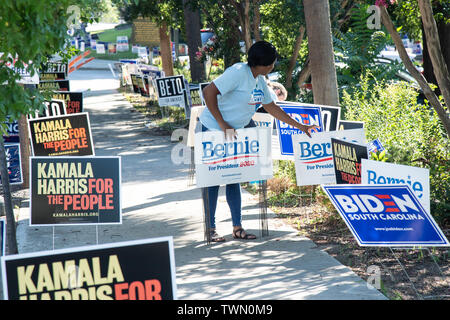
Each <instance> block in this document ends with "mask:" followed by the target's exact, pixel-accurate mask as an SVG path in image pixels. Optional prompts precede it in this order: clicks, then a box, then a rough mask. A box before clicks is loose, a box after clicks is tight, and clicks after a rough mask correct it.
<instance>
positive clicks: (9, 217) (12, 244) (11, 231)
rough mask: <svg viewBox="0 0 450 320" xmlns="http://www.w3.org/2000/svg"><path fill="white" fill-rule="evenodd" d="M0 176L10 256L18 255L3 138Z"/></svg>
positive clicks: (0, 151)
mask: <svg viewBox="0 0 450 320" xmlns="http://www.w3.org/2000/svg"><path fill="white" fill-rule="evenodd" d="M0 175H1V177H2V187H3V200H4V201H5V214H6V228H7V229H6V234H7V235H6V238H7V244H8V254H17V253H18V250H17V238H16V221H15V219H14V210H13V206H12V197H11V189H10V184H9V174H8V167H7V161H6V151H5V143H4V140H3V136H1V137H0Z"/></svg>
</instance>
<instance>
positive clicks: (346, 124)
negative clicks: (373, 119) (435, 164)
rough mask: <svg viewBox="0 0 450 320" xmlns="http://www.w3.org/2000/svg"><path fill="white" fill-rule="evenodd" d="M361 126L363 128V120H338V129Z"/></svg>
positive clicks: (358, 127)
mask: <svg viewBox="0 0 450 320" xmlns="http://www.w3.org/2000/svg"><path fill="white" fill-rule="evenodd" d="M362 128H364V122H362V121H349V120H339V124H338V130H350V129H362Z"/></svg>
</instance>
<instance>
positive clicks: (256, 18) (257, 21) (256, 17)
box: [253, 0, 261, 42]
mask: <svg viewBox="0 0 450 320" xmlns="http://www.w3.org/2000/svg"><path fill="white" fill-rule="evenodd" d="M259 2H260V0H254V1H253V38H254V39H255V42H258V41H261V33H260V31H259V27H260V25H261V13H260V11H259V6H260V3H259Z"/></svg>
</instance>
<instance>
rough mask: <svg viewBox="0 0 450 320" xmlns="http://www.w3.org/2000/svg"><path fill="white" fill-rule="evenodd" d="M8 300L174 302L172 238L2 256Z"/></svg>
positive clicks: (4, 291) (4, 284)
mask: <svg viewBox="0 0 450 320" xmlns="http://www.w3.org/2000/svg"><path fill="white" fill-rule="evenodd" d="M1 262H2V264H1V265H2V277H3V278H2V279H3V281H2V282H3V294H4V296H5V299H7V300H174V299H176V298H177V294H176V281H175V280H176V278H175V271H176V270H175V255H174V249H173V238H172V237H161V238H153V239H144V240H135V241H124V242H116V243H108V244H100V245H92V246H83V247H77V248H69V249H59V250H53V251H41V252H33V253H25V254H16V255H10V256H5V257H2V258H1Z"/></svg>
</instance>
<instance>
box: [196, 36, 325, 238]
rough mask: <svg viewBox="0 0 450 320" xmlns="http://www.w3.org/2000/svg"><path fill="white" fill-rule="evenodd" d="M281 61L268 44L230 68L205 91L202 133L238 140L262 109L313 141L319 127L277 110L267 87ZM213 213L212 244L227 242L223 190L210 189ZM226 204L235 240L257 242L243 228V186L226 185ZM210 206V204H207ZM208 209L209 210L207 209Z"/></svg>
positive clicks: (255, 46)
mask: <svg viewBox="0 0 450 320" xmlns="http://www.w3.org/2000/svg"><path fill="white" fill-rule="evenodd" d="M276 60H277V51H276V49H275V47H274V46H273V45H272V44H271V43H269V42H267V41H258V42H255V43H254V44H253V45H252V46H251V47H250V49H249V50H248V57H247V63H244V62H240V63H236V64H234V65H232V66H231V67H229V68H227V69H226V70H225V71H224V73H223V74H222V75H220V76H219V77H218V78H216V79H215V80H213V81H212V82H211V83H210V84H209V85H208V86H206V87H205V88H204V89H203V91H202V92H203V97H204V99H205V102H206V106H207V108H205V110H204V111H203V112H202V114H201V116H200V122H201V127H202V131H208V130H220V131H223V133H224V135H225V138H226V139H227V140H233V139H235V138H236V131H235V129H240V128H249V127H254V126H255V124H254V122H253V121H252V117H253V115H254V114H255V112H256V111H257V110H258V108H260V107H264V109H265V110H266V111H267V112H268V113H270V114H271V115H272V116H273V117H275V118H277V119H279V120H280V121H283V122H285V123H287V124H289V125H291V126H293V127H295V128H298V129H300V130H301V131H303V132H304V133H305V134H306V135H308V136H309V137H311V132H312V131H313V130H315V129H317V128H318V126H315V125H304V124H302V123H299V122H297V121H295V120H294V119H292V118H291V117H290V116H289V115H288V114H286V112H284V111H283V110H282V109H281V108H280V107H279V106H277V105H276V104H275V102H274V99H273V98H272V96H271V94H270V91H269V88H268V86H267V83H266V80H265V76H267V74H269V73H270V72H271V71H272V69H273V67H274V65H275V63H276ZM207 189H208V190H207V197H208V201H205V199H203V200H204V203H208V205H209V212H210V221H209V222H210V228H209V233H210V234H209V235H210V239H211V241H212V242H223V241H225V238H224V237H223V236H219V235H218V234H217V232H216V224H215V212H216V207H217V198H218V193H219V186H212V187H208V188H207ZM226 200H227V203H228V206H229V208H230V211H231V220H232V225H233V231H232V236H233V238H234V239H244V240H251V239H256V236H255V235H254V234H250V233H247V232H246V231H245V230H244V228H243V227H242V214H241V189H240V184H239V183H234V184H228V185H226ZM205 205H206V204H205ZM205 209H206V208H205Z"/></svg>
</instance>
